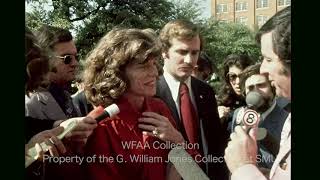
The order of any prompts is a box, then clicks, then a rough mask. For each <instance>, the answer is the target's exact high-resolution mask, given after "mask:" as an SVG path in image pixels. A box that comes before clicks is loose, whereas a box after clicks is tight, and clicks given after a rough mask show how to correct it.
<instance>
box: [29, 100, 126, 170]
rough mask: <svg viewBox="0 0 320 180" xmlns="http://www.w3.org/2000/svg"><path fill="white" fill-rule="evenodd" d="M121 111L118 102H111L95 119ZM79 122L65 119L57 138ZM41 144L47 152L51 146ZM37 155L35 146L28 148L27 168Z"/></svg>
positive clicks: (112, 115) (61, 136) (98, 119)
mask: <svg viewBox="0 0 320 180" xmlns="http://www.w3.org/2000/svg"><path fill="white" fill-rule="evenodd" d="M119 112H120V109H119V107H118V106H117V105H116V104H111V105H110V106H108V107H106V108H105V109H104V111H103V113H102V114H100V115H99V116H98V117H96V118H95V120H96V121H97V123H98V122H100V121H101V120H103V119H105V118H107V117H110V118H112V117H114V116H115V115H117V114H118V113H119ZM77 124H78V122H77V121H75V119H68V120H66V121H63V122H62V123H61V124H60V126H62V127H63V128H64V130H63V132H62V133H61V134H59V135H58V136H57V138H58V139H63V138H64V136H65V135H66V134H67V133H69V132H70V131H72V130H73V129H74V128H75V127H76V125H77ZM40 146H41V148H42V149H43V151H44V152H47V151H48V150H49V146H48V145H47V144H46V143H45V142H42V143H40ZM36 156H37V151H36V148H35V147H32V148H30V149H28V152H27V157H26V161H25V168H27V167H28V166H29V165H30V164H32V163H33V162H34V161H35V160H36Z"/></svg>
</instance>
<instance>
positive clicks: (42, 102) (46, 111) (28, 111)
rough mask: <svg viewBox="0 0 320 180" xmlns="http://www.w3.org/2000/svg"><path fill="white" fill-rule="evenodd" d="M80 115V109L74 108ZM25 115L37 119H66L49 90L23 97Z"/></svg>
mask: <svg viewBox="0 0 320 180" xmlns="http://www.w3.org/2000/svg"><path fill="white" fill-rule="evenodd" d="M76 111H77V114H78V115H79V116H80V110H79V109H77V108H76ZM25 116H26V117H27V116H29V117H32V118H37V119H50V120H63V119H67V116H66V114H65V113H64V112H63V110H62V109H61V107H60V106H59V104H58V103H57V101H56V100H55V99H54V97H53V96H52V95H51V93H50V92H49V91H39V92H36V93H34V94H32V95H31V96H30V97H26V98H25Z"/></svg>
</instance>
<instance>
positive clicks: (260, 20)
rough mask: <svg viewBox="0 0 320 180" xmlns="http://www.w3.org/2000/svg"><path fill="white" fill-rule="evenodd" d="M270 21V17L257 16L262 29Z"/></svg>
mask: <svg viewBox="0 0 320 180" xmlns="http://www.w3.org/2000/svg"><path fill="white" fill-rule="evenodd" d="M268 19H269V17H268V16H264V15H258V16H257V24H258V26H259V27H261V26H262V25H263V24H264V23H266V22H267V20H268Z"/></svg>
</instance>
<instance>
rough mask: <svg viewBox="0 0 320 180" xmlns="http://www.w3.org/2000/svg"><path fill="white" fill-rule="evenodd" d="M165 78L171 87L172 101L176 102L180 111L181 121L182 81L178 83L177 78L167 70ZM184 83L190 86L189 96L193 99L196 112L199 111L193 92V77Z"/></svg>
mask: <svg viewBox="0 0 320 180" xmlns="http://www.w3.org/2000/svg"><path fill="white" fill-rule="evenodd" d="M163 77H164V79H165V80H166V82H167V84H168V86H169V89H170V92H171V96H172V99H173V100H174V102H175V104H176V108H177V111H178V114H179V118H180V119H181V115H180V97H179V87H180V81H178V80H177V79H176V78H174V77H173V76H172V75H171V74H170V73H168V72H167V71H166V70H165V69H163ZM184 83H185V84H186V85H187V86H188V89H189V96H190V98H191V102H192V104H193V106H194V108H195V110H196V111H197V107H196V103H195V100H194V96H193V92H192V88H191V77H188V78H187V80H185V81H184Z"/></svg>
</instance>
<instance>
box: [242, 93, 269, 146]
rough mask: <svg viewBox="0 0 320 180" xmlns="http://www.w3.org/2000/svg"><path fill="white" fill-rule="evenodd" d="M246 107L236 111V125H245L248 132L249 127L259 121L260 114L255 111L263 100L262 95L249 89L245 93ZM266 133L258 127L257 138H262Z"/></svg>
mask: <svg viewBox="0 0 320 180" xmlns="http://www.w3.org/2000/svg"><path fill="white" fill-rule="evenodd" d="M246 103H247V107H245V108H241V109H240V110H239V112H238V116H237V119H236V122H237V124H238V125H242V126H246V127H247V129H248V132H249V131H250V129H251V128H252V127H254V126H256V125H257V123H259V121H260V114H259V113H258V112H257V111H256V110H257V109H259V108H260V107H261V106H262V105H263V104H264V103H265V102H264V98H263V97H262V95H261V94H260V93H258V92H256V91H250V92H249V93H248V94H247V95H246ZM266 135H267V130H266V129H265V128H258V132H257V140H261V139H264V138H265V137H266Z"/></svg>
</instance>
